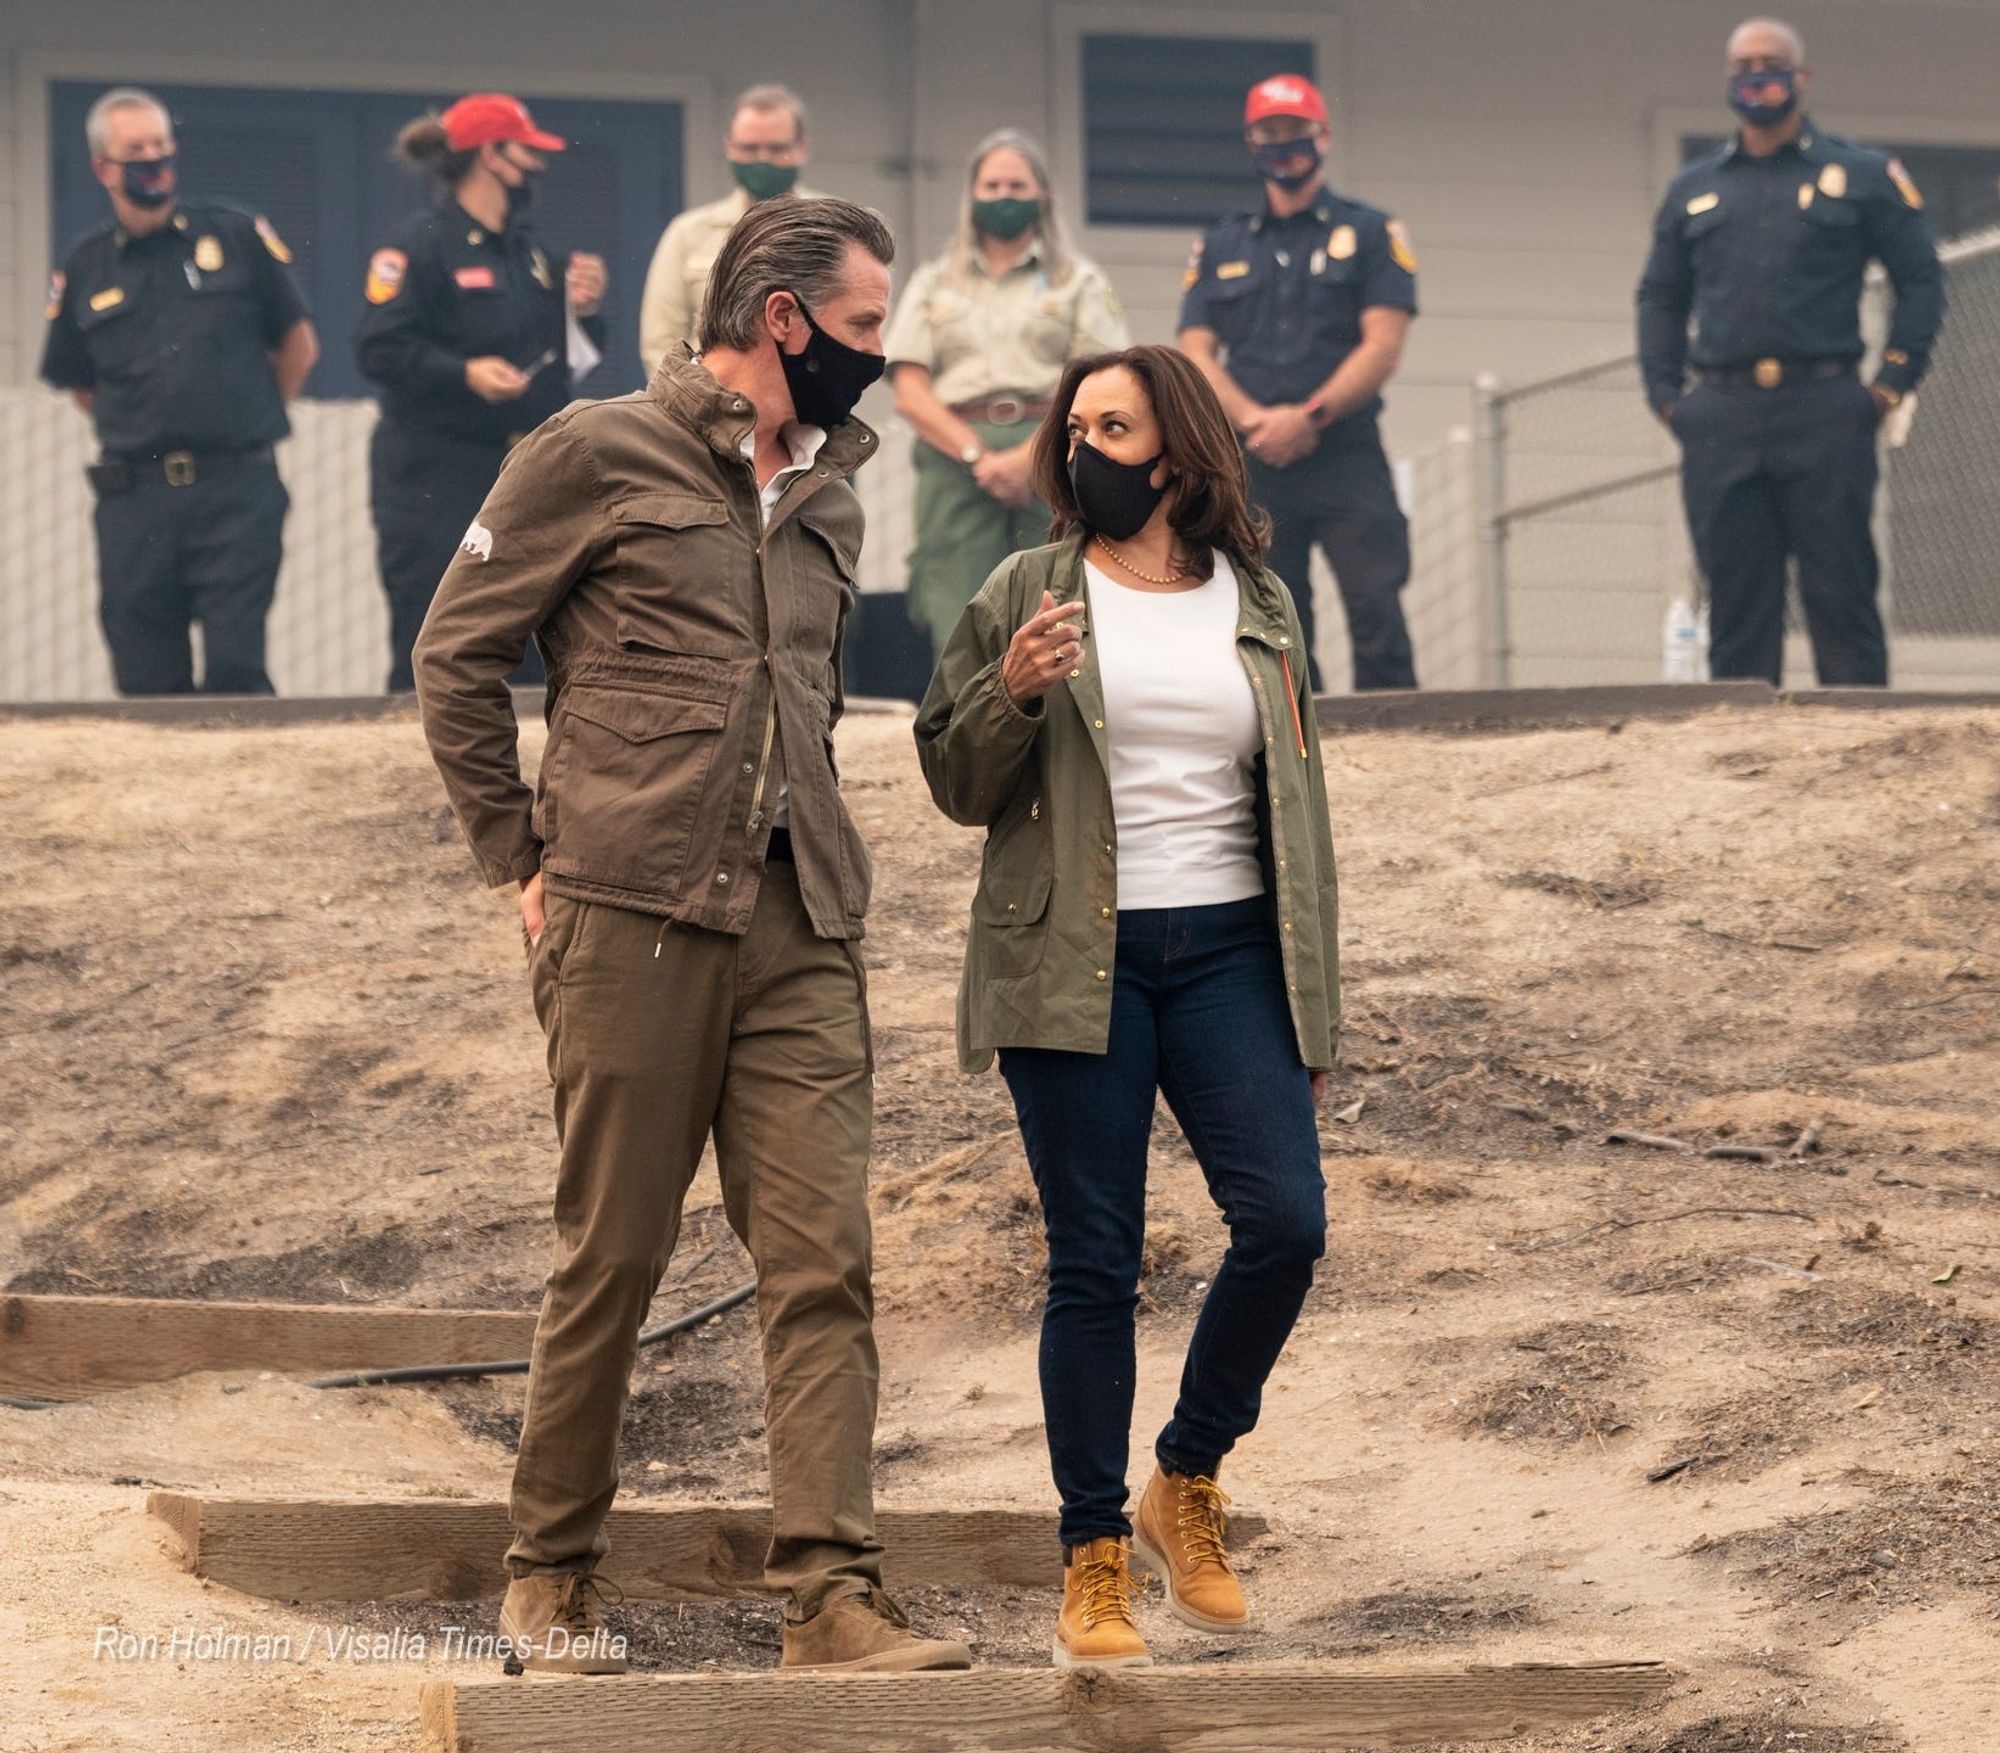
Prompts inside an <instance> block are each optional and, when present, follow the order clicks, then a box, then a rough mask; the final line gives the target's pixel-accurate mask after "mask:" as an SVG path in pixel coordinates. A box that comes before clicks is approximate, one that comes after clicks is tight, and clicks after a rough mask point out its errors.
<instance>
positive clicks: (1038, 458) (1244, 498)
mask: <svg viewBox="0 0 2000 1753" xmlns="http://www.w3.org/2000/svg"><path fill="white" fill-rule="evenodd" d="M1121 365H1122V366H1123V367H1124V368H1125V369H1126V370H1127V371H1129V372H1131V374H1132V375H1133V376H1134V377H1136V378H1137V379H1138V380H1139V382H1140V384H1141V385H1142V386H1143V387H1144V389H1145V391H1146V396H1147V399H1148V400H1149V401H1150V402H1151V403H1152V404H1153V418H1154V419H1155V420H1157V421H1158V422H1159V426H1160V445H1161V449H1162V450H1163V451H1164V453H1165V455H1166V459H1167V468H1168V470H1169V472H1170V473H1171V474H1172V476H1173V477H1174V479H1172V480H1171V481H1169V482H1168V484H1167V492H1168V494H1169V495H1170V500H1169V504H1170V509H1169V510H1168V513H1167V521H1168V522H1169V523H1170V524H1172V525H1173V528H1174V533H1175V534H1176V535H1178V536H1179V537H1180V538H1181V540H1182V541H1184V542H1185V543H1187V545H1188V546H1189V547H1190V548H1192V549H1194V550H1196V551H1197V552H1199V551H1200V550H1202V549H1205V548H1220V549H1221V550H1222V551H1223V552H1224V553H1226V554H1229V555H1231V556H1232V557H1233V558H1235V559H1238V560H1241V561H1243V562H1244V563H1245V564H1247V565H1250V566H1256V565H1260V564H1261V563H1262V562H1263V558H1264V544H1265V543H1266V542H1267V541H1269V540H1270V533H1271V520H1270V519H1269V518H1267V517H1266V516H1265V515H1264V513H1263V512H1262V511H1260V510H1259V509H1258V508H1257V507H1256V506H1254V505H1252V504H1251V503H1250V484H1249V482H1248V480H1247V479H1246V478H1245V476H1244V473H1243V452H1242V451H1241V450H1240V449H1238V448H1237V444H1236V434H1235V432H1234V431H1232V430H1231V428H1230V425H1229V416H1228V415H1226V414H1225V413H1223V411H1222V404H1221V402H1219V401H1218V400H1216V395H1215V391H1214V390H1213V389H1211V388H1210V387H1209V382H1208V379H1207V378H1205V377H1203V376H1202V375H1201V372H1200V370H1199V369H1198V368H1197V367H1196V365H1195V364H1194V362H1193V361H1192V360H1191V359H1189V358H1188V357H1187V355H1186V354H1185V353H1180V352H1176V351H1175V350H1174V349H1173V348H1172V347H1151V346H1149V347H1127V348H1126V349H1125V350H1124V351H1123V352H1120V353H1093V354H1091V355H1090V356H1089V357H1088V358H1085V359H1073V360H1071V361H1070V363H1069V365H1068V366H1067V367H1066V368H1065V370H1064V371H1063V375H1062V382H1061V383H1060V384H1058V385H1057V386H1056V393H1055V400H1054V401H1053V402H1052V403H1051V404H1050V407H1049V411H1048V413H1047V414H1046V415H1045V416H1044V417H1043V419H1042V426H1041V430H1040V431H1039V432H1037V433H1036V434H1035V451H1034V461H1035V487H1036V490H1037V491H1038V492H1040V494H1041V496H1042V499H1043V501H1044V502H1045V503H1046V504H1047V505H1048V507H1049V511H1050V513H1051V520H1050V525H1049V535H1050V537H1051V538H1052V539H1053V540H1055V541H1061V540H1062V538H1063V537H1064V536H1066V535H1068V534H1069V532H1070V531H1071V530H1073V529H1081V528H1083V527H1085V525H1084V522H1083V516H1082V513H1081V512H1080V511H1078V509H1077V503H1076V495H1075V494H1074V493H1073V492H1071V490H1070V484H1069V411H1070V408H1071V407H1072V406H1073V405H1074V403H1075V401H1076V392H1077V391H1078V389H1080V388H1081V387H1082V385H1083V380H1084V379H1085V378H1087V377H1095V376H1096V375H1097V374H1098V373H1099V372H1100V371H1112V370H1115V369H1116V368H1117V367H1119V366H1121Z"/></svg>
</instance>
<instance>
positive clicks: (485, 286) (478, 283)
mask: <svg viewBox="0 0 2000 1753" xmlns="http://www.w3.org/2000/svg"><path fill="white" fill-rule="evenodd" d="M452 278H453V279H454V280H456V281H457V282H458V284H459V286H460V287H461V288H462V289H463V290H465V291H467V292H491V291H492V290H493V270H492V269H491V268H484V267H480V268H460V269H458V270H456V271H455V272H454V273H453V275H452Z"/></svg>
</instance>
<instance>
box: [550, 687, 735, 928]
mask: <svg viewBox="0 0 2000 1753" xmlns="http://www.w3.org/2000/svg"><path fill="white" fill-rule="evenodd" d="M728 717H729V710H728V708H727V707H726V706H725V705H724V704H723V703H722V702H721V701H719V700H705V699H699V698H695V697H692V696H687V695H679V694H669V693H666V692H664V691H662V690H653V689H643V690H642V689H638V688H624V687H610V686H606V685H603V684H600V683H593V682H573V683H571V684H570V686H569V687H568V688H567V689H566V690H564V693H563V697H562V709H561V714H560V716H559V717H558V719H557V727H556V733H555V740H554V746H553V747H552V749H551V752H550V755H549V758H548V760H547V763H546V768H547V771H546V776H545V778H544V781H543V792H544V797H545V799H546V818H547V831H548V833H549V834H550V842H549V850H548V861H549V862H550V863H551V864H552V865H554V866H555V867H556V868H557V869H558V870H559V871H561V872H566V873H569V874H573V875H576V876H581V877H586V878H590V879H593V880H595V881H598V882H603V883H608V884H611V885H612V886H614V887H617V888H628V889H641V890H646V891H650V892H652V893H656V894H675V893H678V892H679V877H680V873H681V871H682V869H683V867H684V865H685V863H686V861H687V855H688V849H689V846H690V844H691V842H692V840H693V837H694V830H695V824H696V822H697V821H698V820H699V817H700V813H701V801H702V796H703V793H704V792H705V790H706V789H707V785H708V772H709V768H710V766H711V765H712V764H713V762H714V760H715V754H716V750H717V749H718V748H719V747H720V746H721V742H722V731H723V726H724V725H725V724H726V723H727V722H728Z"/></svg>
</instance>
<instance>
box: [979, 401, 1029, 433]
mask: <svg viewBox="0 0 2000 1753" xmlns="http://www.w3.org/2000/svg"><path fill="white" fill-rule="evenodd" d="M1027 412H1028V405H1027V403H1026V402H1024V401H1022V400H1021V398H1020V397H1019V396H989V397H987V399H986V418H987V419H988V420H990V421H992V422H993V424H994V425H995V426H1012V425H1013V424H1014V422H1015V421H1017V420H1020V419H1024V418H1025V417H1026V415H1027Z"/></svg>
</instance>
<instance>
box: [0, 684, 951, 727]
mask: <svg viewBox="0 0 2000 1753" xmlns="http://www.w3.org/2000/svg"><path fill="white" fill-rule="evenodd" d="M846 710H847V712H848V713H850V714H851V715H853V716H854V717H857V718H866V717H873V716H876V715H882V716H893V717H900V718H910V717H914V716H915V713H916V708H915V707H914V706H912V705H911V704H910V703H909V702H908V701H907V700H877V699H873V698H869V697H857V698H852V699H850V700H848V702H847V705H846ZM416 716H417V702H416V696H415V695H413V694H394V695H389V694H381V695H369V694H363V695H355V696H351V697H348V698H345V699H308V698H304V697H301V698H298V699H292V698H280V697H277V696H273V695H259V694H193V695H173V696H166V697H162V698H158V699H147V700H75V701H69V700H23V701H13V702H8V701H0V723H5V722H7V721H9V720H31V721H32V720H36V719H55V718H101V719H109V720H112V721H114V722H123V723H126V724H156V725H162V726H167V727H171V728H174V729H179V730H244V729H248V728H250V727H252V726H269V725H286V724H341V723H357V724H358V723H366V722H370V721H373V720H376V719H383V718H409V719H411V720H412V721H414V720H415V718H416ZM514 716H515V717H516V718H517V719H519V720H520V721H521V722H522V723H523V724H527V723H530V722H532V721H533V720H535V719H538V718H540V717H541V716H542V690H541V689H540V688H516V689H515V690H514Z"/></svg>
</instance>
